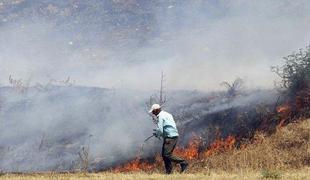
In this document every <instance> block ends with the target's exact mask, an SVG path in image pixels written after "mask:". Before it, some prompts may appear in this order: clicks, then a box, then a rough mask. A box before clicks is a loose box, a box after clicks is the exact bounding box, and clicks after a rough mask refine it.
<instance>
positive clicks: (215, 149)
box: [203, 136, 236, 157]
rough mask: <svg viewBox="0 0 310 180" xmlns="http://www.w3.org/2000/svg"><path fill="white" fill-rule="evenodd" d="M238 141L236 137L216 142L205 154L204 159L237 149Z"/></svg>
mask: <svg viewBox="0 0 310 180" xmlns="http://www.w3.org/2000/svg"><path fill="white" fill-rule="evenodd" d="M235 143H236V139H235V137H234V136H228V137H227V138H226V139H224V140H215V141H214V142H213V143H212V144H211V145H210V146H209V148H208V150H207V151H205V152H204V153H203V156H204V157H208V156H211V155H213V154H216V153H219V152H225V151H228V150H232V149H233V148H234V147H235Z"/></svg>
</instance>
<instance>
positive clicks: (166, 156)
mask: <svg viewBox="0 0 310 180" xmlns="http://www.w3.org/2000/svg"><path fill="white" fill-rule="evenodd" d="M177 141H178V137H173V138H168V137H166V138H164V144H163V148H162V157H163V160H164V163H165V168H166V173H168V174H170V173H171V172H172V162H174V163H178V164H180V163H185V162H186V161H185V160H184V159H182V158H180V157H177V156H173V155H172V153H173V150H174V148H175V146H176V144H177Z"/></svg>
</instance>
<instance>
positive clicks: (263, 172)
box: [1, 119, 310, 180]
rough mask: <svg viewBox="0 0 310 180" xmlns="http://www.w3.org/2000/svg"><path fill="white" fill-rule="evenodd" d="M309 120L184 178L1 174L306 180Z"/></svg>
mask: <svg viewBox="0 0 310 180" xmlns="http://www.w3.org/2000/svg"><path fill="white" fill-rule="evenodd" d="M309 141H310V119H306V120H300V121H296V122H294V123H291V124H289V125H287V126H286V127H283V128H280V129H278V130H277V132H276V133H274V134H272V135H270V136H266V135H263V134H256V136H255V141H254V142H253V143H251V144H249V145H247V146H246V147H244V148H241V149H239V150H236V149H234V150H231V151H229V152H224V153H218V154H214V155H212V156H210V157H208V158H207V159H203V160H200V161H196V160H195V161H192V166H191V169H190V170H189V171H188V172H187V173H186V174H174V175H171V176H167V175H162V174H157V173H156V172H155V173H151V174H149V173H144V172H131V173H111V172H100V173H86V174H83V173H74V174H70V173H65V174H58V173H44V174H37V173H34V174H1V178H4V179H21V178H22V179H44V178H57V179H102V178H104V179H137V178H143V179H166V178H168V179H205V178H208V179H290V180H291V179H307V178H308V177H309V176H310V173H309V172H310V171H309V170H310V167H309V165H310V146H309V144H310V143H309Z"/></svg>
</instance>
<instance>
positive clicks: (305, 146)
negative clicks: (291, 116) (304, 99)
mask: <svg viewBox="0 0 310 180" xmlns="http://www.w3.org/2000/svg"><path fill="white" fill-rule="evenodd" d="M201 164H203V165H204V166H205V167H206V168H207V169H209V170H225V171H240V170H246V171H251V170H255V171H256V170H260V171H262V170H267V169H272V170H290V169H299V168H302V167H309V166H310V119H307V120H304V121H302V122H296V123H291V124H289V125H287V126H286V127H283V128H280V129H278V130H277V132H276V133H275V134H272V135H271V136H269V137H267V136H266V135H264V134H260V133H258V134H257V135H256V136H255V140H254V142H253V143H252V144H250V145H248V146H247V147H243V148H241V149H239V150H232V151H230V152H225V153H221V154H217V155H213V156H210V157H209V158H207V159H206V160H205V161H203V162H201Z"/></svg>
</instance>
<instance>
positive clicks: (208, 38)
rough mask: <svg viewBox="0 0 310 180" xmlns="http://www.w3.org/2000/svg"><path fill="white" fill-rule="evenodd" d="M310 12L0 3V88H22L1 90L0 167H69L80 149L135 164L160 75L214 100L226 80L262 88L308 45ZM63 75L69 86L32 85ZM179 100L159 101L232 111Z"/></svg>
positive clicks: (186, 4)
mask: <svg viewBox="0 0 310 180" xmlns="http://www.w3.org/2000/svg"><path fill="white" fill-rule="evenodd" d="M309 7H310V6H309V2H308V1H306V0H304V1H303V0H300V1H295V2H294V3H292V2H291V1H280V0H279V1H273V2H269V1H259V2H249V1H219V2H214V1H142V0H141V1H140V0H133V1H97V0H94V1H88V2H84V1H61V0H57V1H55V0H53V1H49V0H48V1H41V2H38V1H35V0H20V1H16V2H15V1H14V2H13V1H0V32H1V33H0V63H1V64H0V70H1V71H0V72H1V76H0V83H1V84H2V85H3V86H12V84H10V83H9V81H8V77H9V76H10V75H12V77H13V78H16V79H22V81H23V82H24V85H26V86H28V87H30V88H29V89H28V90H27V91H26V92H24V93H20V92H19V91H16V89H15V88H8V87H3V88H1V106H0V107H1V119H0V120H1V142H0V143H1V144H0V146H1V155H2V157H3V158H1V169H3V170H4V171H39V170H66V169H74V168H76V167H78V166H80V162H79V161H80V157H79V155H78V153H79V152H80V151H81V149H82V148H83V147H89V151H90V156H91V157H90V158H91V161H92V162H95V161H100V162H101V161H102V162H104V163H105V165H106V166H109V164H112V163H113V162H117V161H119V160H120V159H126V158H131V157H134V156H135V155H136V154H135V153H136V150H137V142H139V143H140V142H141V141H143V138H144V137H146V136H147V135H149V133H150V132H151V129H152V128H153V125H152V123H151V119H150V117H149V116H148V115H147V114H146V112H145V109H146V105H145V102H147V101H148V97H149V95H151V94H153V91H154V90H155V89H158V87H159V83H160V82H159V79H160V72H161V71H162V70H163V71H164V72H165V75H166V80H165V89H166V90H167V91H168V90H180V89H183V90H184V89H185V90H190V92H191V90H193V89H198V90H199V91H210V90H213V91H215V90H218V89H220V88H221V86H219V83H221V82H222V81H232V80H233V79H235V78H236V76H239V77H241V78H243V79H245V81H246V85H247V86H248V88H250V89H254V88H256V87H263V88H272V87H273V81H274V80H275V78H276V77H275V75H274V74H273V73H272V72H270V66H271V65H275V64H279V63H280V62H281V57H282V56H285V55H287V54H289V53H290V52H291V51H293V50H296V49H298V48H300V47H304V46H306V45H307V44H306V43H308V40H309V37H310V34H309V31H308V29H309V26H310V25H309V23H308V22H309V20H310V19H309V18H310V15H309V12H310V10H309ZM68 76H70V77H71V79H73V80H75V83H74V86H73V87H59V86H51V87H50V88H47V89H46V90H45V91H39V90H38V89H36V88H34V87H38V86H37V83H40V84H41V85H42V84H43V85H45V84H47V83H48V82H49V81H51V79H53V80H63V79H65V78H66V77H68ZM54 82H55V81H54ZM75 85H80V86H79V87H75ZM82 86H83V87H82ZM85 86H87V87H88V88H86V87H85ZM91 87H102V88H103V89H100V88H91ZM104 88H107V89H104ZM113 89H114V90H113ZM129 89H132V90H129ZM133 89H134V90H133ZM181 94H182V93H180V92H178V93H171V95H169V97H171V99H172V100H170V102H169V103H170V104H168V105H167V108H168V109H169V110H171V111H173V112H174V113H180V114H182V112H183V111H182V112H181V111H176V110H174V109H176V107H178V106H179V105H180V104H182V103H184V104H185V105H184V106H183V107H182V108H183V110H184V111H186V109H187V110H188V109H191V108H194V109H195V108H196V110H197V114H200V113H202V114H203V113H210V112H211V111H212V112H214V111H215V110H218V109H221V110H225V109H226V108H229V107H231V105H230V104H229V105H226V104H225V103H224V104H221V103H220V104H219V103H215V104H216V105H219V106H213V105H212V106H211V105H210V107H209V105H205V104H204V105H200V106H199V103H193V104H194V105H193V104H191V105H190V103H189V102H190V101H193V100H195V99H196V98H194V97H198V100H199V98H200V97H205V96H207V95H206V94H204V93H201V92H196V93H192V94H191V93H189V94H191V95H190V96H189V95H188V94H186V95H181ZM185 96H186V97H185ZM253 96H254V95H251V96H246V98H243V100H240V101H239V100H238V101H236V102H235V103H233V104H234V105H235V106H244V105H246V104H248V103H249V102H255V100H254V99H255V98H257V97H255V98H253ZM173 97H178V98H173ZM247 97H251V98H248V99H247ZM260 97H270V95H269V92H268V93H266V94H264V93H260ZM260 97H259V99H260ZM187 98H188V99H187ZM244 99H247V100H244ZM261 99H264V98H261ZM196 100H197V99H196ZM198 100H197V101H198ZM266 100H268V98H267V99H266ZM272 100H273V99H271V101H272ZM189 106H190V107H189ZM206 109H208V110H206ZM187 112H188V111H187ZM195 112H196V111H195ZM180 114H176V116H180ZM186 114H187V113H186ZM191 114H192V113H191ZM185 117H187V116H185ZM197 117H198V118H199V116H197ZM194 119H195V118H192V116H191V117H190V118H188V119H185V120H188V121H192V120H194ZM96 158H97V159H96ZM98 158H99V160H98Z"/></svg>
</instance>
